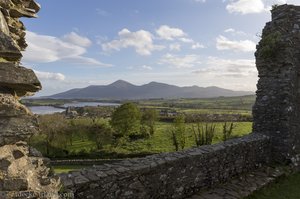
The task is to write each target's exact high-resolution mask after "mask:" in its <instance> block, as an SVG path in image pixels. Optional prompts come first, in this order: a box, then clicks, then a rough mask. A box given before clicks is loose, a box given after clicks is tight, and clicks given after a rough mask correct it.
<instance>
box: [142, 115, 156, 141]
mask: <svg viewBox="0 0 300 199" xmlns="http://www.w3.org/2000/svg"><path fill="white" fill-rule="evenodd" d="M157 118H158V113H157V111H156V110H155V109H146V110H145V111H144V112H143V116H142V124H143V125H146V126H147V127H149V133H150V135H153V134H154V132H155V122H156V121H157Z"/></svg>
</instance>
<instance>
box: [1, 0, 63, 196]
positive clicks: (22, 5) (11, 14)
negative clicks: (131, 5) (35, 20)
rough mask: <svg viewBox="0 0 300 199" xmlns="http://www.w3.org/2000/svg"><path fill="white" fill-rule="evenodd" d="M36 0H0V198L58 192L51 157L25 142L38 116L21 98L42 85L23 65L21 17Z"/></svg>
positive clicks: (32, 9)
mask: <svg viewBox="0 0 300 199" xmlns="http://www.w3.org/2000/svg"><path fill="white" fill-rule="evenodd" d="M39 9H40V6H39V4H37V3H36V2H35V1H34V0H0V127H1V128H0V198H1V199H11V198H18V199H23V198H30V199H37V198H45V199H50V198H51V199H52V198H53V199H54V198H58V189H59V188H60V181H59V179H58V178H57V177H53V176H52V173H51V171H50V169H49V168H47V165H48V163H49V161H48V160H47V159H45V158H43V157H42V156H41V154H40V153H39V152H38V151H36V150H35V149H33V148H31V147H29V146H28V145H27V143H26V142H25V141H26V140H27V139H28V138H30V137H31V136H32V135H33V134H34V133H36V132H37V121H36V118H35V117H34V116H33V115H32V113H31V112H30V111H29V110H28V109H27V108H26V107H25V106H23V105H22V104H20V103H19V98H20V97H23V96H28V95H31V94H33V93H34V92H37V91H38V90H40V89H41V84H40V82H39V80H38V78H37V77H36V75H35V74H34V72H33V71H32V70H30V69H27V68H25V67H23V66H21V64H20V61H21V58H22V54H21V51H22V50H25V48H26V46H27V44H26V42H25V27H24V25H23V23H22V22H21V21H20V20H19V18H20V17H36V13H37V12H38V11H39Z"/></svg>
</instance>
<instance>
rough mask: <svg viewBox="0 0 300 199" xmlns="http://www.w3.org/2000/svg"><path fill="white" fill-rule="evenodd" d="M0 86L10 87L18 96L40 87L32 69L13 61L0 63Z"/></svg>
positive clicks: (35, 90)
mask: <svg viewBox="0 0 300 199" xmlns="http://www.w3.org/2000/svg"><path fill="white" fill-rule="evenodd" d="M0 40H1V39H0ZM0 86H1V87H4V88H9V89H11V90H12V91H14V92H15V93H16V95H17V96H20V97H21V96H25V95H28V94H30V93H32V92H37V91H39V90H40V89H41V87H42V86H41V83H40V81H39V80H38V78H37V77H36V75H35V74H34V72H33V71H32V70H30V69H27V68H24V67H21V66H16V65H15V64H13V63H0Z"/></svg>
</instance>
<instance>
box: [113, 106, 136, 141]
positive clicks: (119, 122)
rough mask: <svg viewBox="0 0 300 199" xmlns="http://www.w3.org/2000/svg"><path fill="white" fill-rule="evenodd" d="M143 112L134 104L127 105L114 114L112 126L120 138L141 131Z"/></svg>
mask: <svg viewBox="0 0 300 199" xmlns="http://www.w3.org/2000/svg"><path fill="white" fill-rule="evenodd" d="M140 122H141V112H140V110H139V108H138V107H137V106H136V105H135V104H133V103H125V104H123V105H121V106H120V107H118V108H117V109H116V110H115V112H113V114H112V118H111V122H110V123H111V125H112V127H113V129H114V130H115V131H116V134H118V135H119V136H120V137H128V136H129V135H132V134H138V133H139V130H140Z"/></svg>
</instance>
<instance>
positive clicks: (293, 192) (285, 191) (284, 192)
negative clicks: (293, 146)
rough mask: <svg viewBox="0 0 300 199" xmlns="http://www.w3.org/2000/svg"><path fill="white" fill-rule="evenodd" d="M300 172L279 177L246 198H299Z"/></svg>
mask: <svg viewBox="0 0 300 199" xmlns="http://www.w3.org/2000/svg"><path fill="white" fill-rule="evenodd" d="M299 184H300V173H297V174H293V175H291V176H288V177H284V178H281V179H279V180H278V181H277V182H276V183H273V184H271V185H270V186H267V187H265V188H263V189H262V190H259V191H257V192H255V193H254V194H253V195H251V196H249V197H247V198H245V199H298V198H300V189H299Z"/></svg>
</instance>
